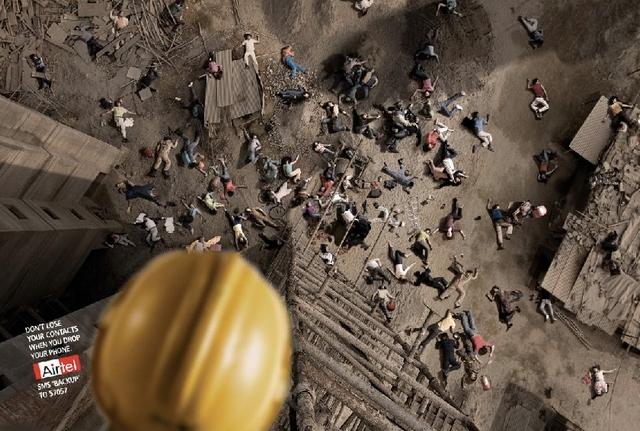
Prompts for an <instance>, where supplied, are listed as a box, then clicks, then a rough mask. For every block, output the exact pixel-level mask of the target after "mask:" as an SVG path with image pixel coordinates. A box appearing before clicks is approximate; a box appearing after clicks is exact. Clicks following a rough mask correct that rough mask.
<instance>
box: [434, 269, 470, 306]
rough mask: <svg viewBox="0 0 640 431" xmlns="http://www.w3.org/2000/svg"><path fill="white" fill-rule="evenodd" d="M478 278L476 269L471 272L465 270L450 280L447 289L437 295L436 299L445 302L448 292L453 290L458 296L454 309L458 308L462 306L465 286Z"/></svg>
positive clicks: (465, 294)
mask: <svg viewBox="0 0 640 431" xmlns="http://www.w3.org/2000/svg"><path fill="white" fill-rule="evenodd" d="M477 278H478V268H475V269H474V270H473V271H471V270H467V271H465V272H463V273H462V274H456V275H455V276H454V277H453V280H451V283H449V285H448V286H447V289H446V290H445V291H444V292H442V293H441V294H440V295H438V299H440V300H445V299H447V298H448V297H449V295H450V291H451V290H455V291H456V293H457V294H458V297H457V298H456V302H455V303H454V307H455V308H460V307H461V306H462V301H464V298H465V297H466V296H467V290H466V287H465V285H466V284H467V283H469V282H470V281H471V280H476V279H477Z"/></svg>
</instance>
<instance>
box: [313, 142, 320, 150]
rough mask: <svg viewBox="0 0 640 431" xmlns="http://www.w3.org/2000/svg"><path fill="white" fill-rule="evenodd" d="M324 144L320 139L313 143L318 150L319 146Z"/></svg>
mask: <svg viewBox="0 0 640 431" xmlns="http://www.w3.org/2000/svg"><path fill="white" fill-rule="evenodd" d="M321 146H322V143H321V142H320V141H315V142H314V143H313V149H314V150H316V149H318V148H320V147H321Z"/></svg>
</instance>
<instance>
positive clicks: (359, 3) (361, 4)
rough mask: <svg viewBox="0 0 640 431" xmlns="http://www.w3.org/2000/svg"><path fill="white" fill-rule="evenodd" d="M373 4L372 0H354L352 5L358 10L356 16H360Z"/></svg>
mask: <svg viewBox="0 0 640 431" xmlns="http://www.w3.org/2000/svg"><path fill="white" fill-rule="evenodd" d="M372 5H373V0H356V2H355V3H354V5H353V7H355V8H356V10H357V11H358V16H359V17H360V18H362V17H363V16H365V15H366V14H367V12H369V8H370V7H371V6H372Z"/></svg>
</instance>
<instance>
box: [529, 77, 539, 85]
mask: <svg viewBox="0 0 640 431" xmlns="http://www.w3.org/2000/svg"><path fill="white" fill-rule="evenodd" d="M539 82H540V80H539V79H538V78H533V80H532V81H531V83H532V84H538V83H539Z"/></svg>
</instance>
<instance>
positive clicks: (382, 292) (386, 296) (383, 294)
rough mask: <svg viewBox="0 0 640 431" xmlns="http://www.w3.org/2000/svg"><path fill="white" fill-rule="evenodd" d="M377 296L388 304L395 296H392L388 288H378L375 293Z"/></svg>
mask: <svg viewBox="0 0 640 431" xmlns="http://www.w3.org/2000/svg"><path fill="white" fill-rule="evenodd" d="M375 298H376V299H378V300H380V301H382V302H383V303H384V304H385V305H387V304H388V303H389V302H390V301H391V300H392V299H393V296H391V292H389V290H388V289H378V291H377V292H376V293H375Z"/></svg>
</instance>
